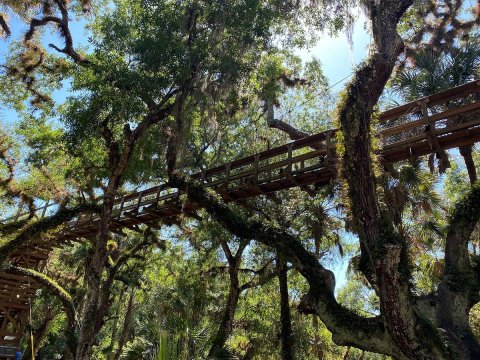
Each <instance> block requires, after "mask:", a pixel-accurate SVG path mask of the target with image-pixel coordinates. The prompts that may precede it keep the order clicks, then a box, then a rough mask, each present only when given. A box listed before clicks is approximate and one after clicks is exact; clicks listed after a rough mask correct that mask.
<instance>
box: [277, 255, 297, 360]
mask: <svg viewBox="0 0 480 360" xmlns="http://www.w3.org/2000/svg"><path fill="white" fill-rule="evenodd" d="M277 271H278V285H279V286H278V288H279V292H280V326H281V328H280V340H281V344H282V360H293V336H292V319H291V316H290V301H289V296H288V270H287V262H286V261H285V260H284V259H282V258H281V257H280V256H277Z"/></svg>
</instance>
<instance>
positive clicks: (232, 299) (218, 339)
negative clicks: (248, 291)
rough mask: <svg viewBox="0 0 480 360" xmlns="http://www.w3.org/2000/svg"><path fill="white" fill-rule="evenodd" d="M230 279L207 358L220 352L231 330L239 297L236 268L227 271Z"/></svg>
mask: <svg viewBox="0 0 480 360" xmlns="http://www.w3.org/2000/svg"><path fill="white" fill-rule="evenodd" d="M228 274H229V279H230V289H229V292H228V298H227V304H226V305H225V310H224V312H223V316H222V321H221V322H220V324H219V325H218V330H217V333H216V335H215V337H214V338H213V342H212V346H211V348H210V351H209V352H208V357H209V358H210V357H214V356H215V354H217V353H218V352H220V351H221V350H222V349H223V348H224V347H225V343H226V342H227V339H228V337H229V336H230V334H231V333H232V330H233V321H234V318H235V310H236V309H237V304H238V298H239V297H240V284H239V281H238V266H233V267H232V266H230V267H229V269H228Z"/></svg>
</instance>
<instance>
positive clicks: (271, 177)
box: [0, 81, 480, 346]
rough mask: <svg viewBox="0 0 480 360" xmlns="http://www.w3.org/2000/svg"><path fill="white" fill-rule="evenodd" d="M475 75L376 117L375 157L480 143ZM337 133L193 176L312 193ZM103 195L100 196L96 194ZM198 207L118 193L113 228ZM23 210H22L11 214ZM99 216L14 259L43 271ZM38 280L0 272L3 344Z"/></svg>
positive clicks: (232, 194)
mask: <svg viewBox="0 0 480 360" xmlns="http://www.w3.org/2000/svg"><path fill="white" fill-rule="evenodd" d="M479 93H480V81H475V82H472V83H468V84H466V85H462V86H459V87H457V88H453V89H449V90H447V91H444V92H441V93H438V94H435V95H432V96H430V97H427V98H423V99H419V100H417V101H413V102H410V103H407V104H404V105H402V106H399V107H397V108H394V109H391V110H387V111H385V112H383V113H382V114H381V115H380V119H379V122H380V126H379V128H380V129H379V131H378V136H379V140H380V144H381V145H380V151H379V154H378V155H379V157H380V159H381V161H382V163H383V164H388V163H395V162H399V161H402V160H408V159H413V158H416V157H419V156H422V155H427V154H432V153H436V154H437V156H439V157H440V158H442V157H445V156H446V155H445V150H448V149H451V148H455V147H458V146H462V145H469V144H474V143H476V142H478V141H480V101H479V95H478V94H479ZM335 132H336V130H330V131H326V132H322V133H319V134H315V135H312V136H309V137H306V138H303V139H301V140H297V141H294V142H291V143H288V144H286V145H282V146H279V147H275V148H272V149H269V150H266V151H263V152H260V153H257V154H255V155H251V156H247V157H245V158H242V159H238V160H235V161H232V162H230V163H228V164H225V165H221V166H217V167H215V168H211V169H206V170H204V171H202V172H201V173H197V174H194V175H192V177H193V178H195V179H197V180H199V181H202V182H203V183H204V184H205V186H207V187H210V188H213V189H215V190H216V191H217V192H218V193H219V194H221V196H222V197H223V199H224V200H225V201H226V202H231V201H240V200H243V199H247V198H251V197H256V196H259V195H267V196H268V195H269V194H272V193H274V192H276V191H280V190H285V189H288V188H292V187H299V188H301V189H303V190H305V191H307V192H308V193H310V194H312V195H314V193H315V191H314V189H313V188H312V187H311V185H313V184H315V185H323V184H327V183H329V182H330V181H331V180H332V179H334V178H335V177H336V175H337V171H336V162H337V161H336V155H335ZM100 201H101V200H100ZM56 206H57V205H56V204H54V203H50V202H47V203H46V204H45V205H44V206H42V207H40V208H38V209H37V210H36V214H37V217H38V218H42V217H44V216H46V215H47V214H48V212H49V211H50V210H52V209H54V208H55V207H56ZM198 208H199V206H198V205H197V204H195V203H192V202H189V201H188V199H186V197H185V195H183V194H181V193H179V192H178V191H176V190H175V189H169V188H167V187H166V186H165V185H159V186H155V187H152V188H149V189H146V190H143V191H139V192H135V193H132V194H129V195H125V196H122V197H119V198H118V199H116V201H115V206H114V211H113V218H112V221H111V224H110V230H111V231H112V232H119V231H121V229H123V228H127V229H137V226H138V225H140V224H145V223H151V222H153V221H155V220H158V219H161V218H166V217H171V216H174V215H178V214H180V213H182V212H183V213H191V212H192V211H194V210H196V209H198ZM25 216H27V213H26V212H25V211H23V210H22V208H21V207H20V208H19V211H18V213H17V214H16V215H15V216H14V217H13V218H12V219H10V220H11V221H17V220H19V219H22V218H23V217H25ZM98 222H99V218H98V216H94V215H90V214H88V215H87V214H82V215H80V216H78V217H77V218H76V219H74V220H73V221H71V222H69V223H68V224H67V225H66V226H65V227H64V228H63V229H62V230H61V231H60V232H59V233H58V234H57V235H56V236H55V238H54V239H49V240H47V241H43V242H37V243H35V244H29V248H26V247H24V248H21V249H18V250H17V251H16V252H15V253H14V254H13V255H12V257H11V261H12V262H13V263H14V264H18V265H20V266H28V267H30V268H34V269H37V270H42V269H43V267H44V266H45V264H46V261H47V258H48V253H49V251H50V250H51V249H52V248H53V247H58V246H62V245H64V244H70V243H71V242H72V241H76V240H77V239H80V238H88V237H93V236H95V234H96V232H97V230H98ZM38 287H39V285H38V284H37V283H35V281H34V280H32V279H29V278H28V277H25V276H23V275H20V274H17V273H15V272H12V271H9V272H0V345H15V346H17V345H18V344H19V341H20V338H21V336H22V334H23V330H24V329H25V326H26V319H27V309H28V301H29V298H31V297H33V296H34V295H35V292H36V290H37V289H38Z"/></svg>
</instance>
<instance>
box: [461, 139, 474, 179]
mask: <svg viewBox="0 0 480 360" xmlns="http://www.w3.org/2000/svg"><path fill="white" fill-rule="evenodd" d="M458 149H459V150H460V155H462V157H463V161H464V162H465V166H466V168H467V172H468V178H469V179H470V184H472V185H473V184H475V183H476V182H477V170H476V168H475V162H474V161H473V156H472V145H466V146H460V147H459V148H458Z"/></svg>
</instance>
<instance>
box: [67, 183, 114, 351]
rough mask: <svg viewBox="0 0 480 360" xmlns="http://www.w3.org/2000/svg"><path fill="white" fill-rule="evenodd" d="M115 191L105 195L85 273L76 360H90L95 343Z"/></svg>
mask: <svg viewBox="0 0 480 360" xmlns="http://www.w3.org/2000/svg"><path fill="white" fill-rule="evenodd" d="M116 190H117V187H115V188H111V189H110V191H109V192H108V193H106V194H105V197H104V200H103V201H104V202H103V209H102V214H101V217H100V224H99V227H100V230H99V234H98V236H97V239H96V242H95V253H94V255H93V258H92V261H91V262H90V263H89V264H87V269H86V271H85V276H86V283H87V294H86V300H85V305H84V312H83V316H82V319H83V323H82V327H81V329H80V334H79V337H78V344H77V354H76V357H75V358H76V360H90V354H91V350H92V347H93V345H94V343H95V335H96V332H95V325H96V322H97V320H98V319H97V315H98V314H97V311H98V302H99V294H100V290H101V279H102V274H103V270H104V268H105V263H106V261H107V248H106V244H107V241H108V234H109V232H108V225H109V223H110V218H111V215H112V209H113V203H114V198H115V193H116Z"/></svg>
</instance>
